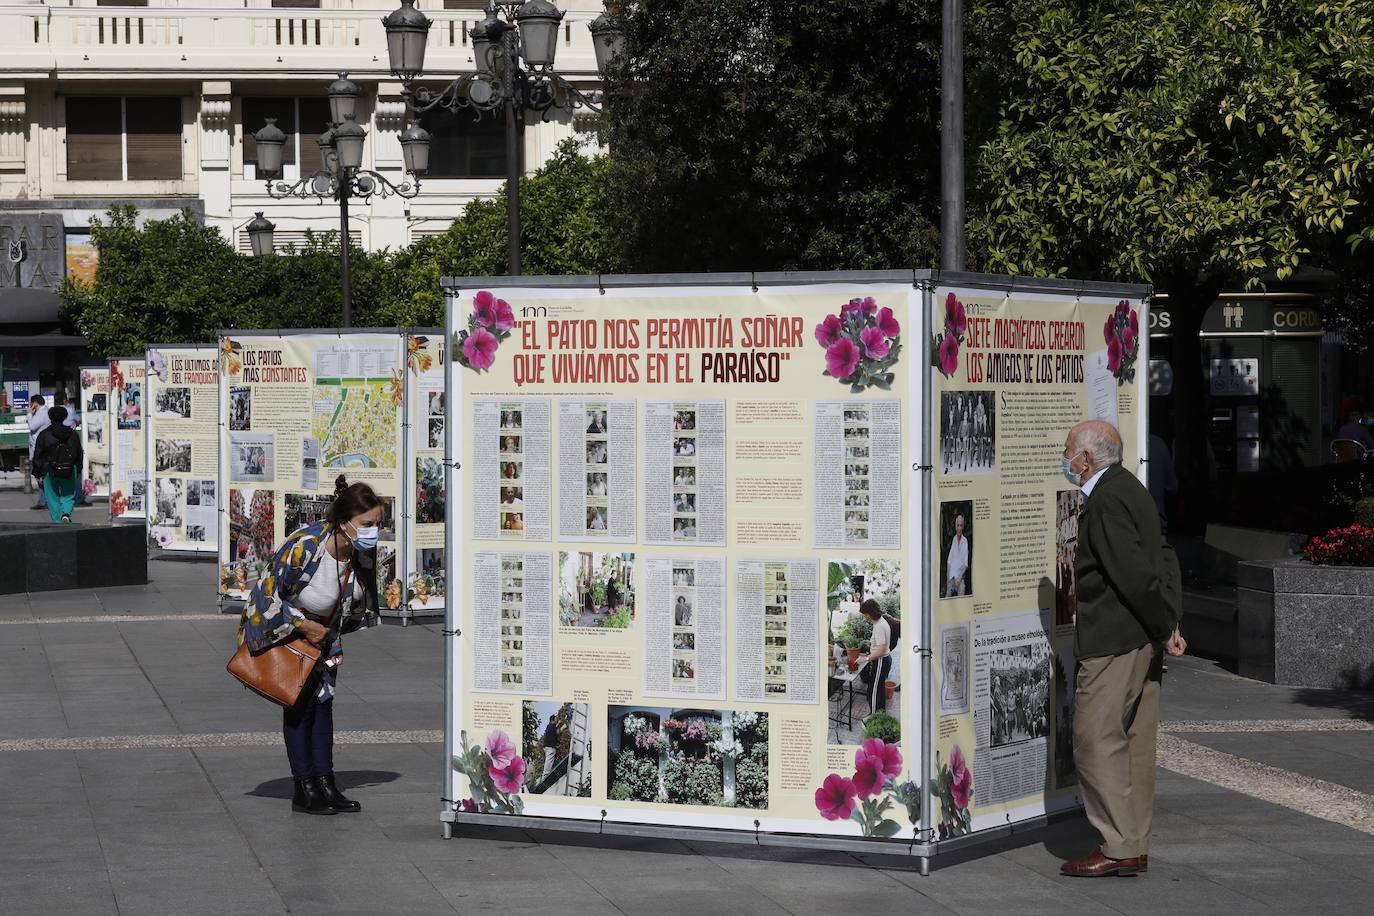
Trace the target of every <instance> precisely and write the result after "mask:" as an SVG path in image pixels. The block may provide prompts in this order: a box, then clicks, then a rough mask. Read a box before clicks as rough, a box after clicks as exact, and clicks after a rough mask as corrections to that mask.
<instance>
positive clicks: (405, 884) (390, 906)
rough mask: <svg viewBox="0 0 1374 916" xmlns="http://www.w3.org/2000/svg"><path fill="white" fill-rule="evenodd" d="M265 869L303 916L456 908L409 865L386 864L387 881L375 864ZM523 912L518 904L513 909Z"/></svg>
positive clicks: (294, 910)
mask: <svg viewBox="0 0 1374 916" xmlns="http://www.w3.org/2000/svg"><path fill="white" fill-rule="evenodd" d="M336 819H337V818H328V820H336ZM320 862H321V863H324V862H328V860H327V859H321V860H320ZM267 873H268V875H269V876H270V877H271V880H272V884H273V886H274V887H275V888H276V889H277V892H278V893H280V894H281V896H282V898H283V899H284V900H285V901H286V903H287V905H288V906H289V907H290V909H291V912H292V913H293V914H301V916H304V914H316V913H318V914H328V916H375V914H378V913H387V914H393V913H394V914H424V916H432V914H437V913H452V912H455V911H456V908H455V907H454V906H453V904H452V903H451V902H450V901H449V900H448V899H447V898H446V896H445V895H444V894H442V893H441V892H440V891H439V890H437V889H436V888H435V886H434V884H433V883H432V882H431V881H430V880H429V878H428V877H426V875H425V874H424V873H422V872H421V871H420V870H419V869H417V868H416V867H415V866H412V865H401V866H394V867H391V868H387V869H386V880H379V870H378V869H373V868H357V867H340V866H336V865H330V864H312V865H308V866H293V867H282V866H279V865H273V864H268V865H267ZM521 911H522V909H521V908H518V907H517V908H514V909H513V910H512V912H521ZM564 912H566V910H564Z"/></svg>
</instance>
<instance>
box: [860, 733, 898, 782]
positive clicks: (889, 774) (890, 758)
mask: <svg viewBox="0 0 1374 916" xmlns="http://www.w3.org/2000/svg"><path fill="white" fill-rule="evenodd" d="M861 757H867V758H868V759H869V760H876V761H877V762H878V765H879V767H881V769H882V771H883V778H884V779H896V778H897V777H898V776H901V775H902V752H901V750H900V749H899V748H898V747H897V745H895V744H888V743H887V742H886V741H884V740H883V739H881V738H869V739H868V740H867V741H865V742H864V743H863V745H862V746H861V747H860V748H859V750H858V751H857V752H856V753H855V754H854V764H855V765H856V766H857V765H858V763H859V758H861Z"/></svg>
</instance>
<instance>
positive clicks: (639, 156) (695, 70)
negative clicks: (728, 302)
mask: <svg viewBox="0 0 1374 916" xmlns="http://www.w3.org/2000/svg"><path fill="white" fill-rule="evenodd" d="M620 16H621V20H622V23H623V26H624V29H625V32H626V46H627V52H626V54H625V55H624V57H623V58H622V60H621V62H620V63H619V64H618V65H617V66H616V67H614V68H613V71H612V72H611V73H610V74H609V75H608V78H607V86H606V89H607V109H608V115H609V116H608V119H607V130H608V134H609V139H610V144H611V149H612V150H613V151H614V158H613V161H612V163H611V165H610V169H609V172H608V175H607V193H606V206H607V213H608V217H607V224H608V229H609V231H610V235H611V238H612V240H613V250H614V252H615V253H616V255H617V257H618V258H619V259H620V261H621V262H622V263H623V264H624V265H626V266H627V267H628V269H630V270H634V271H640V272H652V271H705V270H769V269H807V268H810V269H832V270H833V269H837V268H884V267H899V266H900V267H912V266H921V265H925V264H928V263H930V262H931V260H932V258H933V257H934V254H935V252H936V250H937V242H936V231H935V228H934V225H933V223H934V218H935V215H936V212H937V204H938V199H939V194H938V180H939V176H938V169H937V162H938V157H937V154H938V146H939V144H938V142H937V138H938V134H937V133H936V112H937V107H938V98H937V91H938V86H939V74H940V68H939V61H938V51H939V36H940V29H939V7H938V4H932V3H929V2H917V0H873V2H868V3H860V4H853V3H849V4H846V3H835V2H832V0H659V2H652V3H651V2H647V0H629V2H625V3H623V4H622V5H621V13H620Z"/></svg>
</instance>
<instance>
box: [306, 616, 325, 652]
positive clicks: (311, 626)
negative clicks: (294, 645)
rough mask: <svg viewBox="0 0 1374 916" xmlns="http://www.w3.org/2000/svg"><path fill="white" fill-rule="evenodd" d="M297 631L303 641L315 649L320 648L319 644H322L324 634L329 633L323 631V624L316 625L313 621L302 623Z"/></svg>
mask: <svg viewBox="0 0 1374 916" xmlns="http://www.w3.org/2000/svg"><path fill="white" fill-rule="evenodd" d="M299 629H300V631H301V634H302V635H303V636H304V637H305V641H306V642H308V643H310V645H312V646H314V647H315V648H317V649H318V648H319V647H320V644H321V643H323V642H324V637H325V634H327V633H328V632H329V631H328V630H326V629H325V627H324V624H322V623H316V622H315V621H313V620H306V621H304V622H303V623H302V624H301V625H300V627H299Z"/></svg>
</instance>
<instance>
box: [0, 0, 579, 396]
mask: <svg viewBox="0 0 1374 916" xmlns="http://www.w3.org/2000/svg"><path fill="white" fill-rule="evenodd" d="M396 5H397V3H395V2H392V0H119V2H113V0H47V2H34V0H0V35H2V36H3V38H2V39H0V47H3V49H4V53H3V54H0V272H2V273H3V277H0V359H3V360H4V361H3V363H0V365H3V366H4V367H5V369H4V371H5V377H6V379H9V378H10V376H11V375H12V374H13V373H12V370H15V371H17V369H16V367H18V366H19V365H20V364H21V363H26V364H27V366H26V368H25V369H24V372H26V373H29V374H31V375H33V377H34V378H39V377H41V378H43V379H49V378H53V382H52V383H57V381H58V380H57V379H56V376H61V375H64V374H68V372H67V370H66V369H65V368H64V367H65V366H67V364H69V363H73V362H74V361H79V360H80V358H81V354H80V353H79V352H67V353H63V352H60V351H62V350H64V349H65V350H73V349H76V350H79V342H78V341H76V340H74V339H73V338H72V336H71V334H70V329H64V328H62V327H61V322H60V320H59V316H58V312H57V295H56V290H57V287H58V286H59V285H60V283H61V279H62V276H63V275H64V274H65V272H66V271H68V270H72V271H75V272H77V273H80V272H82V271H83V270H85V271H89V270H91V269H93V260H92V257H91V255H92V252H91V251H90V248H89V236H88V234H87V227H88V225H89V220H90V218H91V217H92V216H98V215H100V214H101V213H102V212H104V211H105V210H106V209H107V208H108V207H109V206H111V205H113V204H117V203H126V202H127V203H134V204H136V205H137V206H138V207H139V211H140V215H141V216H143V217H145V218H146V217H165V216H168V215H170V214H172V213H175V212H177V211H179V210H181V209H183V208H190V209H191V210H192V212H193V213H195V214H196V215H197V216H198V217H200V218H201V219H203V220H204V221H205V223H206V224H208V225H212V226H215V227H218V228H219V229H220V230H221V231H222V232H223V233H224V235H225V238H226V239H229V240H230V241H231V242H232V243H233V244H234V245H236V246H237V247H238V248H239V250H241V251H244V252H245V253H246V252H248V251H250V250H251V249H250V247H249V242H248V237H247V234H246V231H245V229H244V227H245V225H246V224H247V223H248V222H249V220H251V219H252V218H253V214H254V213H255V212H256V211H263V212H264V213H265V214H266V215H267V217H268V218H269V219H270V220H272V222H274V223H275V224H276V225H277V231H276V241H277V244H278V245H279V246H283V247H284V246H286V245H289V244H291V243H293V242H299V241H301V240H302V239H303V237H304V234H305V231H306V230H307V229H315V230H328V229H337V228H338V225H339V214H338V208H337V206H335V205H333V204H332V203H331V202H328V201H326V202H325V204H323V205H318V204H316V203H315V202H314V201H313V200H311V201H301V200H286V201H276V200H273V199H271V198H270V197H269V196H268V195H267V193H266V190H265V187H264V182H263V181H262V180H260V179H259V178H258V177H257V174H256V162H255V149H254V142H253V134H254V132H256V131H257V130H259V129H260V128H261V127H262V126H263V124H264V123H265V119H266V118H269V117H271V118H275V119H276V123H277V126H278V127H280V128H281V129H282V130H283V131H285V133H286V134H287V138H288V140H287V146H286V149H285V151H284V163H285V165H284V171H285V177H286V178H287V179H294V178H296V177H299V176H301V175H308V174H309V173H310V172H311V171H312V170H313V169H314V168H317V167H318V166H319V162H320V153H319V147H318V143H317V140H318V137H319V135H320V134H321V133H322V132H324V130H325V129H326V128H327V126H328V125H327V123H326V122H327V120H328V111H329V108H328V101H327V99H326V97H325V94H324V90H325V86H326V85H327V84H328V83H329V82H330V81H332V80H333V79H335V78H336V77H337V74H338V72H339V71H341V70H346V71H348V72H349V75H350V77H351V78H352V79H353V80H354V81H355V82H357V83H358V84H359V85H360V86H361V87H362V90H363V96H362V98H361V99H360V100H359V103H358V111H359V117H358V121H359V123H360V124H362V125H363V126H364V127H366V128H367V131H368V137H367V142H366V146H365V151H364V156H365V158H364V162H363V166H364V167H365V168H370V169H374V170H376V171H378V172H381V173H383V174H384V175H387V176H388V177H389V178H392V179H393V180H395V181H397V182H398V183H399V181H400V180H402V178H403V177H404V175H403V167H402V157H401V147H400V143H399V141H398V135H399V132H400V131H401V129H402V128H404V127H405V126H406V124H407V123H408V120H407V108H406V104H405V101H404V98H403V96H402V94H401V88H402V87H401V84H400V83H399V82H397V81H395V80H394V79H393V78H392V77H391V75H390V73H389V72H388V62H387V46H386V33H385V30H384V29H383V28H382V22H381V20H382V17H383V16H385V15H387V14H388V13H389V12H391V11H392V9H394V8H395V7H396ZM416 5H417V6H418V7H419V8H420V9H421V10H422V11H423V12H424V13H425V15H427V16H428V17H430V18H431V19H432V20H433V21H434V25H433V27H432V28H431V29H430V33H429V41H428V52H427V54H426V58H425V72H426V76H427V77H428V78H429V79H427V80H426V81H425V82H426V83H427V84H429V85H432V86H433V87H435V88H438V87H441V86H443V85H446V84H447V83H448V81H449V80H451V79H452V78H453V77H454V76H456V75H457V74H459V73H460V72H464V71H469V70H471V69H473V59H472V51H471V45H470V42H469V39H468V30H469V29H470V28H472V26H473V25H475V24H476V23H477V22H479V21H480V20H481V19H482V18H483V16H484V14H483V11H482V2H481V0H418V2H417V3H416ZM558 6H559V7H560V8H561V9H563V10H564V12H565V14H566V15H565V17H564V20H563V24H562V26H561V30H560V35H559V44H558V51H557V60H556V68H557V70H558V72H560V73H561V74H563V75H564V76H565V77H566V78H567V79H569V80H570V81H572V82H573V83H574V84H575V85H578V86H579V88H583V89H584V90H586V89H593V88H595V84H596V78H597V71H596V60H595V56H594V53H593V50H592V42H591V36H590V34H589V33H588V31H587V23H588V22H589V21H590V20H592V19H594V18H595V17H596V16H598V15H599V14H600V13H601V12H602V5H601V3H600V0H563V2H559V3H558ZM529 121H530V123H529V124H528V126H527V128H526V130H525V133H524V142H523V149H522V150H521V154H522V162H523V168H524V169H525V171H527V172H528V171H531V170H533V169H535V168H537V167H538V166H539V164H540V163H542V162H543V161H544V160H545V159H546V158H547V157H548V156H549V155H550V154H551V152H552V151H553V149H554V148H555V146H556V145H557V144H558V143H559V141H561V140H562V139H563V138H565V137H568V136H571V135H573V134H574V133H575V125H574V122H573V119H572V118H570V117H569V116H567V115H561V116H556V117H553V118H551V119H550V120H548V121H542V122H541V121H539V119H538V118H537V117H532V118H530V119H529ZM420 123H421V125H422V126H424V127H425V128H426V129H427V130H429V131H430V133H431V134H432V135H433V138H434V139H433V144H432V148H431V154H430V171H429V173H428V174H427V175H426V176H425V177H424V180H423V186H422V188H423V189H422V192H421V194H420V195H419V196H418V197H416V198H414V199H413V200H409V201H407V200H403V199H400V198H395V197H393V198H389V199H385V200H383V199H373V200H372V202H371V203H368V204H363V203H360V202H359V203H355V204H354V205H352V206H351V207H350V211H351V212H350V229H351V235H352V236H353V238H354V240H355V241H356V242H357V243H358V244H360V245H362V246H363V247H365V248H368V249H378V248H382V247H392V248H395V247H400V246H404V245H408V244H410V243H411V242H412V241H414V240H415V239H416V238H418V237H420V236H423V235H426V234H432V233H438V232H442V231H444V229H446V228H447V227H448V226H449V224H450V223H451V222H452V221H453V219H454V218H455V217H457V216H458V215H459V214H460V213H461V212H462V209H463V207H464V206H465V205H466V204H467V203H468V202H469V201H471V200H473V199H475V198H480V197H490V196H494V195H495V194H496V193H497V192H498V190H499V189H500V187H501V184H502V182H503V181H504V179H505V142H506V141H505V133H504V121H503V120H501V118H500V116H499V115H497V116H486V117H483V118H475V117H474V116H473V115H472V113H471V112H462V113H458V114H452V113H447V112H434V113H428V114H426V115H424V116H423V117H422V118H421V119H420ZM9 242H15V243H16V245H13V246H12V245H10V244H8V243H9ZM21 242H22V243H23V244H22V245H19V244H18V243H21ZM64 331H66V332H68V333H65V334H64V333H63V332H64ZM40 337H48V338H50V343H51V346H50V347H43V346H41V345H39V344H36V343H35V340H34V339H35V338H40ZM59 338H60V339H59ZM34 346H38V347H39V349H40V350H45V351H48V350H50V352H44V353H39V352H36V351H34V350H32V349H29V348H32V347H34ZM15 377H16V378H17V377H18V376H15Z"/></svg>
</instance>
